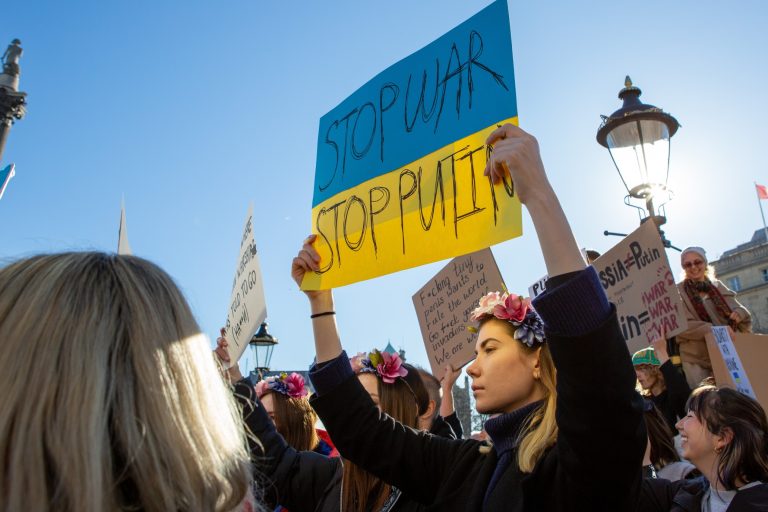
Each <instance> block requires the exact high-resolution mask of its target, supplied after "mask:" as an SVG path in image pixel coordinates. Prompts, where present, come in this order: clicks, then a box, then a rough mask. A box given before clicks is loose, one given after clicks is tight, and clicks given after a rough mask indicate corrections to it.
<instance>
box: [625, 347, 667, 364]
mask: <svg viewBox="0 0 768 512" xmlns="http://www.w3.org/2000/svg"><path fill="white" fill-rule="evenodd" d="M641 364H650V365H653V366H661V363H660V362H659V359H658V358H657V357H656V353H655V352H654V351H653V347H647V348H644V349H642V350H638V351H637V352H635V353H634V354H633V355H632V365H633V366H638V365H641Z"/></svg>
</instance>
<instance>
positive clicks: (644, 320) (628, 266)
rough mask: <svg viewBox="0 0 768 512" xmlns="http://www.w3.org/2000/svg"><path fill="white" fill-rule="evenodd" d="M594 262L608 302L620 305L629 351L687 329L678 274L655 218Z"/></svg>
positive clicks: (620, 321)
mask: <svg viewBox="0 0 768 512" xmlns="http://www.w3.org/2000/svg"><path fill="white" fill-rule="evenodd" d="M592 266H593V267H595V270H596V271H597V273H598V276H599V277H600V283H601V284H602V285H603V288H604V289H605V293H606V294H607V295H608V300H610V301H611V302H613V303H614V304H616V310H617V313H618V317H619V325H620V326H621V331H622V334H623V335H624V339H625V340H626V341H627V345H628V346H629V351H630V352H635V351H637V350H640V349H641V348H643V347H647V346H648V345H649V344H650V343H651V341H652V340H653V339H654V338H656V337H660V336H662V335H663V334H665V333H666V337H667V338H670V337H672V336H674V335H676V334H679V333H681V332H683V331H685V330H686V328H687V326H688V322H687V320H686V318H685V311H684V309H683V304H682V302H681V300H680V295H679V294H678V292H677V287H676V286H675V276H674V275H673V274H672V270H671V269H670V267H669V260H668V259H667V253H666V252H665V251H664V244H663V243H662V241H661V237H660V236H659V232H658V231H657V229H656V225H655V224H653V222H645V223H644V224H643V225H642V226H640V227H639V228H638V229H636V230H635V231H633V232H632V233H630V234H629V236H627V237H626V238H625V239H624V240H622V241H621V242H619V243H618V244H617V245H615V246H614V247H613V248H612V249H611V250H609V251H608V252H606V253H605V254H603V255H602V256H601V257H600V258H598V259H597V260H596V261H595V262H594V263H592Z"/></svg>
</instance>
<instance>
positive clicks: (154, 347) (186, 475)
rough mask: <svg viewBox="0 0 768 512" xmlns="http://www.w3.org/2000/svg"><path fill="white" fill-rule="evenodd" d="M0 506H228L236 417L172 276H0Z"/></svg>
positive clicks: (242, 473)
mask: <svg viewBox="0 0 768 512" xmlns="http://www.w3.org/2000/svg"><path fill="white" fill-rule="evenodd" d="M0 340H2V343H3V349H2V350H1V351H0V389H2V390H3V395H4V397H3V407H2V408H1V409H0V453H2V460H0V509H2V510H35V511H46V510H63V511H91V510H99V511H101V510H124V509H141V510H146V511H169V510H232V509H235V508H237V507H239V506H240V505H241V504H243V502H244V500H248V499H250V498H248V496H249V495H250V492H249V486H250V482H251V479H252V477H251V470H250V463H249V456H248V450H247V445H246V439H245V433H244V430H243V426H242V419H241V414H240V413H239V412H238V409H237V406H236V404H235V402H234V399H233V397H232V394H231V392H230V391H229V390H228V389H227V387H226V386H225V384H224V382H223V380H222V378H221V376H220V374H219V373H218V370H217V368H216V366H215V363H214V361H213V358H212V356H211V350H210V346H209V344H208V342H207V338H206V337H205V336H204V335H203V334H201V333H200V329H199V327H198V326H197V323H196V322H195V319H194V317H193V315H192V313H191V311H190V309H189V306H188V305H187V303H186V301H185V300H184V298H183V296H182V294H181V292H180V291H179V290H178V288H177V287H176V285H175V284H174V283H173V281H172V280H171V278H170V277H169V276H168V275H167V274H166V273H165V272H163V271H162V270H161V269H159V268H158V267H157V266H155V265H154V264H152V263H150V262H148V261H146V260H143V259H141V258H137V257H133V256H115V255H107V254H103V253H64V254H55V255H42V256H36V257H32V258H29V259H25V260H21V261H18V262H16V263H13V264H11V265H9V266H7V267H5V268H3V269H2V270H0Z"/></svg>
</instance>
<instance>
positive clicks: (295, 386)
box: [283, 372, 307, 398]
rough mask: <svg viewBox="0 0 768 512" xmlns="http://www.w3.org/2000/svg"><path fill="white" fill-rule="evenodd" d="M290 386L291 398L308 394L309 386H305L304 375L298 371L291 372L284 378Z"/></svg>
mask: <svg viewBox="0 0 768 512" xmlns="http://www.w3.org/2000/svg"><path fill="white" fill-rule="evenodd" d="M283 382H284V383H285V386H286V387H287V388H288V396H289V397H291V398H301V397H303V396H307V388H306V387H305V386H304V377H302V376H301V375H299V374H298V373H296V372H293V373H291V374H290V375H288V376H287V377H285V378H284V379H283Z"/></svg>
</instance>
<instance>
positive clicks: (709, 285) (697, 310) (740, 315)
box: [676, 247, 752, 387]
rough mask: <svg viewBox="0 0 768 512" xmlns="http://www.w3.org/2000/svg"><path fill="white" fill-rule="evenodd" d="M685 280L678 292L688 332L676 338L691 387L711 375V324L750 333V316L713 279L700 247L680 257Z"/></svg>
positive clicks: (686, 251) (731, 293) (728, 292)
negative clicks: (709, 346) (709, 350)
mask: <svg viewBox="0 0 768 512" xmlns="http://www.w3.org/2000/svg"><path fill="white" fill-rule="evenodd" d="M680 264H681V265H682V267H683V271H684V272H685V279H683V281H682V282H680V283H678V285H677V289H678V291H679V292H680V298H681V299H682V301H683V307H684V309H685V315H686V320H687V321H688V329H687V330H686V331H685V332H683V333H681V334H678V335H677V336H676V340H677V344H678V346H679V351H680V358H681V360H682V363H683V371H685V377H686V379H687V380H688V384H689V385H690V386H691V387H695V386H696V385H697V384H698V383H699V382H701V381H702V380H704V379H705V378H707V377H709V376H711V375H712V363H711V362H710V360H709V352H707V343H706V341H705V339H704V336H705V335H706V334H707V333H709V332H711V328H712V326H713V325H727V326H729V327H730V328H731V329H733V331H735V332H752V316H751V315H750V314H749V311H747V308H745V307H744V306H742V305H741V304H740V303H739V301H738V300H736V293H735V292H733V291H732V290H730V289H729V288H728V287H727V286H725V285H724V284H723V283H722V282H720V281H719V280H717V279H715V270H714V268H712V266H711V265H709V263H708V261H707V253H706V251H704V249H702V248H701V247H688V248H686V249H685V250H683V252H682V254H681V255H680Z"/></svg>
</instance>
